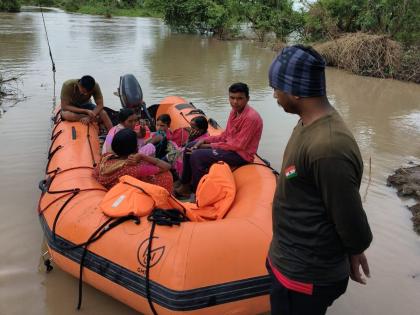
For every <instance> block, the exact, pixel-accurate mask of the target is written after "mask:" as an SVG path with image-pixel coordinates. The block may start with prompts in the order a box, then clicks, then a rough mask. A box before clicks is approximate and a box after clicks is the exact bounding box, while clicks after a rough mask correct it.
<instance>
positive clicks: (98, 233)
mask: <svg viewBox="0 0 420 315" xmlns="http://www.w3.org/2000/svg"><path fill="white" fill-rule="evenodd" d="M113 220H114V221H113ZM129 220H134V222H135V223H136V224H140V218H139V217H136V216H133V215H127V216H125V217H121V218H117V219H115V218H110V219H108V220H107V221H106V222H105V223H104V224H102V225H101V226H100V227H99V228H97V229H96V230H95V231H94V232H93V233H92V235H91V236H90V237H89V238H88V240H87V241H86V242H85V243H83V244H79V245H76V246H73V247H74V248H72V249H75V248H78V247H82V246H83V253H82V257H81V258H80V269H79V297H78V303H77V309H78V310H80V308H81V306H82V297H83V268H84V266H85V258H86V255H87V252H88V250H87V248H88V246H89V245H90V244H92V243H94V242H96V241H97V240H99V239H100V238H101V237H102V236H104V235H105V233H108V232H109V231H111V230H112V229H113V228H115V227H117V226H118V225H120V224H121V223H124V222H126V221H129ZM112 221H113V222H112Z"/></svg>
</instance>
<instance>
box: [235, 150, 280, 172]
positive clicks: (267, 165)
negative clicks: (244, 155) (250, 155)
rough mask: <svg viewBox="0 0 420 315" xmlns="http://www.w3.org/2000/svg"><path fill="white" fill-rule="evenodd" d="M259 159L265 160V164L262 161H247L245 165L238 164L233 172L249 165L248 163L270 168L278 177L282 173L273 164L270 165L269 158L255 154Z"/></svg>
mask: <svg viewBox="0 0 420 315" xmlns="http://www.w3.org/2000/svg"><path fill="white" fill-rule="evenodd" d="M255 155H256V156H257V157H258V158H259V159H261V160H262V161H263V164H261V163H257V162H250V163H246V164H243V165H241V166H238V167H236V168H235V169H234V170H233V171H232V172H234V171H236V170H237V169H239V168H241V167H244V166H247V165H259V166H263V167H267V168H269V169H270V170H271V171H272V172H273V174H274V176H276V177H278V176H279V175H280V173H279V172H278V171H277V170H276V169H275V168H273V167H272V166H271V165H270V162H269V161H268V160H266V159H264V158H262V157H261V156H259V155H258V154H255Z"/></svg>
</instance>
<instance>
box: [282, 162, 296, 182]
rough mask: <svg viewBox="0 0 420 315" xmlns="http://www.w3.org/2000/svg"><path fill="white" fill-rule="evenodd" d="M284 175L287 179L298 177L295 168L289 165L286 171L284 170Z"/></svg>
mask: <svg viewBox="0 0 420 315" xmlns="http://www.w3.org/2000/svg"><path fill="white" fill-rule="evenodd" d="M284 175H286V178H287V179H292V178H295V177H296V176H297V175H298V174H297V172H296V166H294V165H290V166H288V167H286V169H285V170H284Z"/></svg>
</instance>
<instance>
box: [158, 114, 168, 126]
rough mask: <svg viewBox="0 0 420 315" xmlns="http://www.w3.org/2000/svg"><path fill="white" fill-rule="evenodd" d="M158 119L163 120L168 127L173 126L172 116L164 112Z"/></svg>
mask: <svg viewBox="0 0 420 315" xmlns="http://www.w3.org/2000/svg"><path fill="white" fill-rule="evenodd" d="M156 121H161V122H163V123H164V124H165V125H168V127H170V126H171V116H169V115H168V114H162V115H160V116H159V117H158V118H157V119H156Z"/></svg>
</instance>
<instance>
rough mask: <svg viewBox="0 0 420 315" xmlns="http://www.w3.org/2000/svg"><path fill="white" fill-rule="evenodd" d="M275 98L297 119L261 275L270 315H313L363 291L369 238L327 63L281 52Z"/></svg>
mask: <svg viewBox="0 0 420 315" xmlns="http://www.w3.org/2000/svg"><path fill="white" fill-rule="evenodd" d="M269 83H270V86H271V87H272V88H273V89H274V98H276V99H277V103H278V104H279V105H280V106H281V107H283V109H284V111H285V112H287V113H290V114H297V115H299V116H300V120H299V122H298V124H297V125H296V127H295V128H294V130H293V133H292V135H291V137H290V139H289V142H288V144H287V146H286V149H285V151H284V156H283V165H282V168H281V174H280V177H279V179H278V182H277V188H276V193H275V196H274V200H273V239H272V242H271V246H270V250H269V254H268V259H267V269H268V271H269V273H270V276H271V279H272V288H271V294H270V302H271V314H273V315H306V314H309V315H318V314H325V313H326V311H327V308H328V307H329V306H330V305H332V303H333V302H334V300H335V299H337V298H338V297H339V296H340V295H342V294H343V293H344V292H345V291H346V288H347V284H348V279H349V276H350V277H351V279H352V280H354V281H356V282H359V283H361V284H366V280H365V279H364V278H363V277H362V274H361V272H360V268H361V269H362V270H363V273H364V274H365V275H366V276H367V277H369V276H370V272H369V266H368V261H367V259H366V256H365V254H364V251H365V250H366V249H367V248H368V247H369V245H370V243H371V241H372V233H371V231H370V227H369V224H368V221H367V218H366V214H365V211H364V210H363V206H362V202H361V199H360V194H359V188H360V182H361V179H362V173H363V161H362V158H361V155H360V151H359V148H358V146H357V143H356V141H355V139H354V137H353V135H352V134H351V132H350V131H349V129H348V128H347V126H346V125H345V123H344V121H343V119H342V118H341V117H340V115H339V114H338V112H337V111H336V110H335V109H334V108H333V107H332V106H331V104H330V103H329V101H328V99H327V96H326V87H325V62H324V60H323V58H322V57H321V56H320V55H319V54H318V53H317V52H316V51H315V50H313V49H312V48H310V47H304V46H300V45H296V46H291V47H286V48H284V49H283V50H282V52H281V53H280V55H278V56H277V57H276V59H275V60H274V61H273V63H272V65H271V67H270V72H269Z"/></svg>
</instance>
